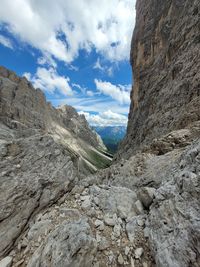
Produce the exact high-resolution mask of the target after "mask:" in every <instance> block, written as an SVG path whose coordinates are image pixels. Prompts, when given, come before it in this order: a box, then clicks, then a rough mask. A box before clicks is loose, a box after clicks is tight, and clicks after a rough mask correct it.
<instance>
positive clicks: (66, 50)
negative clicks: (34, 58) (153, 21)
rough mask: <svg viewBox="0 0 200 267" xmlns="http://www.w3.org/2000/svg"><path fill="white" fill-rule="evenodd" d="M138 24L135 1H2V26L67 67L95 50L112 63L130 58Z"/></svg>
mask: <svg viewBox="0 0 200 267" xmlns="http://www.w3.org/2000/svg"><path fill="white" fill-rule="evenodd" d="M16 10H18V11H20V12H16ZM134 20H135V10H134V1H133V0H123V1H122V0H109V1H108V0H101V3H99V0H79V1H71V0H56V1H54V0H42V1H38V0H15V1H13V0H1V9H0V23H3V24H6V25H7V26H6V28H7V29H8V30H9V31H10V32H11V33H13V34H14V35H16V36H17V37H20V38H21V40H22V41H24V42H26V43H28V44H30V45H32V46H33V47H35V48H37V49H39V50H41V51H42V52H43V53H44V54H45V56H46V55H50V56H53V57H54V58H57V59H59V60H62V61H64V62H67V63H70V62H72V61H73V60H74V59H75V58H76V57H77V56H78V53H79V50H80V49H85V50H86V51H87V52H90V51H91V49H92V48H95V49H96V51H97V52H98V53H100V54H102V55H103V56H104V57H106V58H107V59H109V60H111V61H118V60H124V59H126V58H128V57H129V48H130V40H131V35H132V30H133V27H134Z"/></svg>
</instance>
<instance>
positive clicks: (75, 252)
mask: <svg viewBox="0 0 200 267" xmlns="http://www.w3.org/2000/svg"><path fill="white" fill-rule="evenodd" d="M96 249H97V244H96V241H95V239H94V238H93V237H92V234H91V229H90V226H89V224H88V223H87V221H86V220H85V219H84V218H82V219H80V220H78V221H72V222H63V224H61V225H59V227H58V228H57V229H56V230H55V231H54V232H52V233H51V234H50V235H49V237H48V238H47V240H46V243H45V244H43V245H41V246H40V247H39V248H38V250H36V251H35V253H34V255H33V256H32V258H31V260H30V261H29V263H28V267H34V266H38V265H42V266H66V267H67V266H77V267H89V266H92V261H93V258H94V256H95V253H96Z"/></svg>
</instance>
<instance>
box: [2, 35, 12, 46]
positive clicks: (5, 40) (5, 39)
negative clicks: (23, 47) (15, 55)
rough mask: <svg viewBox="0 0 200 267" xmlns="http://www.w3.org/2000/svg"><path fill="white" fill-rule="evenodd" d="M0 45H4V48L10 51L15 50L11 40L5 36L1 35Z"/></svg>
mask: <svg viewBox="0 0 200 267" xmlns="http://www.w3.org/2000/svg"><path fill="white" fill-rule="evenodd" d="M0 44H2V45H3V46H6V47H8V48H10V49H13V45H12V42H11V40H10V39H8V38H6V37H4V36H3V35H1V34H0Z"/></svg>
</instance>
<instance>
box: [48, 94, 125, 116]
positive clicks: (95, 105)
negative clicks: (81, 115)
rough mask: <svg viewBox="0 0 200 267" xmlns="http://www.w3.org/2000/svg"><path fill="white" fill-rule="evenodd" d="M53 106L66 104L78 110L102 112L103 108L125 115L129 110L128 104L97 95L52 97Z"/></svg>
mask: <svg viewBox="0 0 200 267" xmlns="http://www.w3.org/2000/svg"><path fill="white" fill-rule="evenodd" d="M52 102H53V104H54V105H55V106H59V105H64V104H68V105H71V106H73V107H74V108H76V110H78V111H85V112H89V113H91V112H96V113H102V112H104V111H105V110H107V109H108V107H109V109H110V110H112V112H114V113H120V114H124V115H125V116H127V114H128V112H129V105H119V104H118V103H117V101H115V100H112V99H111V100H110V99H103V98H99V97H96V96H94V97H83V96H80V97H68V98H63V99H52Z"/></svg>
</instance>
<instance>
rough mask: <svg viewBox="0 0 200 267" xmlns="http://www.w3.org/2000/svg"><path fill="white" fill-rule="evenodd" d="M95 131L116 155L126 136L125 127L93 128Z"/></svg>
mask: <svg viewBox="0 0 200 267" xmlns="http://www.w3.org/2000/svg"><path fill="white" fill-rule="evenodd" d="M93 129H94V130H95V131H96V132H97V133H98V134H99V135H100V136H101V138H102V140H103V142H104V144H105V145H106V147H107V149H108V151H109V152H110V153H112V154H114V153H115V152H116V151H117V148H118V145H119V143H120V141H121V140H123V138H124V137H125V135H126V127H125V126H93Z"/></svg>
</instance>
